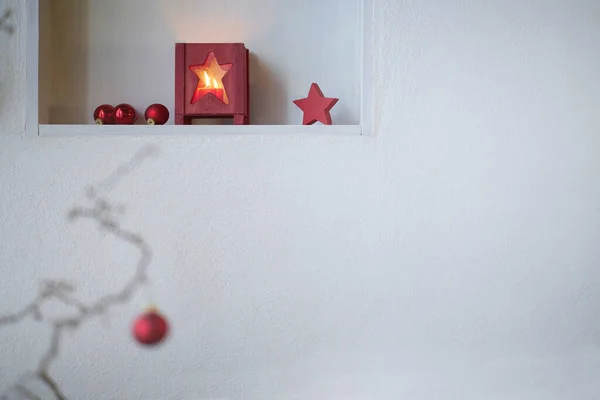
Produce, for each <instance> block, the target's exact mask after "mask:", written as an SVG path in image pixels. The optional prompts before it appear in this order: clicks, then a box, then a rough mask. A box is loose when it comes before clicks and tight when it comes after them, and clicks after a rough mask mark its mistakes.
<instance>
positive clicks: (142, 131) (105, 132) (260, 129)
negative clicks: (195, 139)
mask: <svg viewBox="0 0 600 400" xmlns="http://www.w3.org/2000/svg"><path fill="white" fill-rule="evenodd" d="M361 134H362V129H361V126H360V125H161V126H156V125H155V126H152V125H40V126H39V135H40V136H96V137H97V136H112V137H115V136H118V137H132V136H135V137H138V136H166V137H168V136H185V135H189V136H200V135H281V136H285V135H307V136H319V135H346V136H352V135H361Z"/></svg>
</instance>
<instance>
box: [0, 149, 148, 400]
mask: <svg viewBox="0 0 600 400" xmlns="http://www.w3.org/2000/svg"><path fill="white" fill-rule="evenodd" d="M153 150H154V149H152V148H150V149H148V148H146V149H144V150H143V151H142V152H140V153H138V154H137V155H136V156H135V157H134V158H133V159H132V160H131V161H130V162H128V163H125V164H123V165H122V166H120V167H119V168H118V169H117V170H116V171H115V172H114V173H113V174H111V175H110V176H109V178H108V179H107V180H106V181H104V182H102V183H100V184H98V185H97V186H95V187H92V188H90V189H89V190H88V197H89V200H90V202H91V206H89V207H74V208H73V209H72V210H71V211H70V213H69V219H70V220H72V221H74V220H77V219H82V218H84V219H90V220H92V221H95V222H96V223H97V224H98V226H99V227H100V228H102V229H104V230H106V231H107V232H109V233H110V234H112V235H113V236H115V237H116V238H117V239H119V240H121V241H123V242H124V243H127V244H130V245H131V246H133V247H135V248H136V249H137V250H138V251H139V253H140V257H139V259H138V262H137V265H136V268H135V273H134V275H133V276H132V277H131V278H130V279H129V281H128V282H127V283H126V284H125V285H124V286H123V287H122V288H121V289H120V290H119V291H116V292H114V293H110V294H107V295H104V296H102V297H100V298H99V299H98V300H96V301H95V302H93V303H91V304H85V303H83V302H82V301H80V300H78V299H77V298H76V297H74V295H73V293H74V292H75V288H74V287H73V286H72V285H70V284H68V283H67V282H65V281H60V280H56V281H55V280H49V281H45V282H44V283H43V285H42V287H41V289H40V291H39V293H38V295H37V297H36V298H35V299H34V300H33V301H32V302H31V303H30V304H28V305H26V306H25V307H23V308H22V309H21V310H20V311H17V312H15V313H13V314H8V315H5V316H0V327H1V326H3V325H10V324H15V323H19V322H21V321H23V320H25V319H26V318H27V317H30V316H31V317H33V318H35V319H37V320H40V321H44V320H46V318H45V317H44V315H43V314H42V311H41V309H42V306H43V305H44V304H45V303H46V302H48V301H49V300H51V299H54V300H57V301H59V302H61V303H63V304H66V305H69V306H72V307H74V308H75V309H76V310H77V312H76V314H75V316H72V317H69V318H61V319H55V320H48V321H47V322H48V324H49V325H50V326H51V328H52V329H51V334H50V345H49V347H48V349H47V350H46V351H45V352H44V353H43V354H42V356H41V358H40V361H39V364H38V367H37V370H36V371H32V372H33V376H34V377H35V378H36V379H37V380H39V381H41V382H42V383H44V384H45V386H46V387H47V388H48V389H49V390H50V391H51V392H52V393H53V395H54V397H55V399H56V400H66V397H65V395H64V393H63V391H62V390H61V389H60V387H59V385H58V384H57V383H56V381H54V380H53V379H52V377H51V375H50V369H51V367H52V364H53V363H54V362H55V361H56V359H57V358H58V357H59V355H60V350H61V344H62V342H63V340H64V333H65V332H66V331H67V330H73V329H77V328H78V327H79V326H80V325H81V324H82V323H84V322H86V321H87V320H89V319H91V318H93V317H97V316H100V315H102V314H104V313H106V311H107V310H108V309H109V308H111V307H113V306H116V305H119V304H124V303H127V302H128V301H129V300H130V299H131V297H132V295H133V294H134V293H135V292H136V291H137V290H138V289H139V288H140V287H141V286H142V285H144V284H145V283H146V280H147V279H146V270H147V267H148V265H149V264H150V260H151V251H150V247H149V246H148V244H147V243H146V241H145V240H144V238H143V237H142V236H141V235H139V234H135V233H133V232H130V231H128V230H125V229H124V228H122V227H121V226H120V225H119V223H118V222H117V221H116V218H115V210H116V208H115V207H114V206H113V205H112V204H111V203H110V202H109V201H108V200H107V199H105V198H101V197H99V194H98V193H99V192H100V190H102V191H108V190H110V189H111V188H113V187H114V186H115V185H116V184H117V183H118V182H119V181H120V179H121V178H123V176H125V175H127V174H129V173H131V171H133V170H134V169H135V168H136V167H137V166H138V165H139V164H140V163H141V162H142V161H143V160H144V159H145V158H146V157H147V156H149V155H151V154H153ZM27 377H31V372H30V373H28V374H25V375H23V377H22V378H21V379H20V380H19V382H17V383H16V384H15V385H14V386H12V387H11V388H9V389H8V390H7V391H6V392H4V393H3V394H1V395H0V399H4V398H6V399H8V398H9V397H8V394H9V393H10V392H11V391H17V392H19V393H20V394H21V395H25V396H28V397H29V398H30V399H36V397H34V396H35V395H34V394H33V393H32V392H31V391H29V389H27V386H26V384H25V383H24V382H25V379H26V378H27Z"/></svg>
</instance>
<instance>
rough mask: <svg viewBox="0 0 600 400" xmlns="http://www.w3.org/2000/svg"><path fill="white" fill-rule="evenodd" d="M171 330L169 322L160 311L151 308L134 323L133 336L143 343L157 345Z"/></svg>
mask: <svg viewBox="0 0 600 400" xmlns="http://www.w3.org/2000/svg"><path fill="white" fill-rule="evenodd" d="M168 331H169V324H168V323H167V320H166V319H165V317H164V316H162V315H161V314H160V313H159V312H158V311H156V310H154V309H150V310H149V311H147V312H145V313H144V314H142V315H140V316H139V317H138V318H137V319H136V320H135V322H134V323H133V336H134V337H135V339H136V340H137V341H138V342H139V343H141V344H143V345H155V344H158V343H160V342H162V341H163V339H164V338H165V337H166V336H167V333H168Z"/></svg>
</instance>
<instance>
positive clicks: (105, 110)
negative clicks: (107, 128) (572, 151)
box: [94, 104, 115, 125]
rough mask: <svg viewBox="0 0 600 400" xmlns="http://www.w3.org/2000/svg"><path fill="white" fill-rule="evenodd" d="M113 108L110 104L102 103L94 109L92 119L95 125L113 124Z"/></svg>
mask: <svg viewBox="0 0 600 400" xmlns="http://www.w3.org/2000/svg"><path fill="white" fill-rule="evenodd" d="M114 113H115V108H114V107H113V106H111V105H110V104H102V105H101V106H98V107H97V108H96V110H94V121H95V122H96V124H97V125H108V124H114V123H115V119H114Z"/></svg>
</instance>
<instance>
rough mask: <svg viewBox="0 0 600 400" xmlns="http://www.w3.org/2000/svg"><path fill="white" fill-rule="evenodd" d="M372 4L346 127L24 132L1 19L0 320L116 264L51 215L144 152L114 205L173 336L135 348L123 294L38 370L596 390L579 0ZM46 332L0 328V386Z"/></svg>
mask: <svg viewBox="0 0 600 400" xmlns="http://www.w3.org/2000/svg"><path fill="white" fill-rule="evenodd" d="M7 3H9V4H12V5H14V6H16V7H17V11H18V15H19V16H22V15H23V9H22V8H23V6H22V4H21V3H22V2H21V1H18V0H12V1H9V2H7ZM375 3H376V10H375V16H376V21H377V24H376V42H377V43H376V46H375V53H376V59H375V63H376V66H375V70H376V77H375V93H376V121H377V128H378V132H377V136H376V137H369V138H361V137H323V136H319V137H308V136H302V137H289V136H286V137H277V136H264V137H263V136H252V137H235V136H233V137H232V136H227V137H216V136H207V137H170V138H163V139H161V138H153V139H149V138H127V139H121V138H77V137H73V138H31V137H26V136H24V135H23V133H22V127H23V125H24V110H23V106H24V102H23V91H24V82H25V77H24V70H23V57H24V53H23V49H24V43H23V41H22V39H21V38H17V37H13V38H12V39H7V38H6V37H5V36H3V35H0V41H1V44H2V46H3V47H2V53H1V54H2V63H1V66H2V71H1V74H2V75H1V76H0V81H1V82H2V93H3V95H2V108H1V110H0V112H1V115H0V121H1V125H0V127H1V128H0V221H1V223H0V272H1V274H2V279H1V280H0V300H1V301H0V313H3V312H5V311H9V310H12V309H15V308H18V307H19V306H22V305H24V304H26V303H27V302H28V301H30V300H31V298H32V297H33V296H35V294H36V291H37V288H38V283H39V282H40V281H41V280H42V279H44V278H47V277H48V278H63V277H64V278H67V279H69V280H71V281H73V282H75V283H76V284H77V287H78V290H79V293H80V295H81V296H82V297H83V298H84V299H93V298H95V297H96V296H98V295H99V294H101V293H103V292H105V291H107V290H110V289H111V288H114V287H117V286H119V284H120V283H122V282H123V281H124V280H125V279H126V278H127V276H129V274H130V272H131V265H132V262H131V261H132V255H131V254H130V253H129V252H128V250H127V249H126V248H124V247H121V246H120V245H118V244H116V243H114V241H112V240H111V239H110V237H107V235H103V234H102V233H99V232H97V231H96V230H95V229H94V228H93V226H92V225H91V224H86V223H79V224H76V225H71V224H68V223H67V221H66V219H65V214H66V212H67V210H68V208H69V207H70V206H71V205H72V204H74V203H78V202H82V201H84V195H83V188H84V187H85V186H86V185H87V184H89V183H93V182H95V181H96V180H98V179H100V178H102V177H104V176H105V175H106V174H107V173H109V172H110V171H111V170H112V169H113V168H114V166H115V165H117V164H118V163H119V162H121V161H124V160H127V159H129V158H130V157H131V155H132V154H133V153H134V152H135V151H137V150H138V149H139V148H140V147H142V146H143V145H145V144H148V143H152V144H155V145H156V146H157V147H158V148H159V149H160V156H159V157H156V158H154V159H152V160H151V161H149V162H147V163H146V164H144V165H143V167H142V168H141V169H140V170H138V171H137V172H136V173H135V174H132V175H129V176H128V177H127V178H126V180H125V182H123V184H122V185H121V186H119V187H118V188H117V189H116V190H115V191H114V192H113V198H115V199H116V200H117V201H119V202H122V203H124V204H126V205H127V209H126V213H125V214H124V215H123V217H122V220H123V224H124V225H125V226H127V227H130V228H131V229H134V230H136V231H139V232H142V233H144V235H145V237H146V239H147V240H148V241H149V243H150V244H151V246H152V249H153V252H154V258H153V262H152V265H151V267H150V277H151V279H152V292H153V294H154V298H155V299H156V301H157V302H158V304H159V306H160V307H161V308H162V309H163V311H164V312H165V313H166V314H167V315H168V316H169V318H170V320H171V323H172V325H173V334H172V336H171V337H170V339H169V341H168V342H167V343H165V346H163V347H162V348H160V349H156V350H154V351H148V350H144V349H140V348H138V347H137V346H135V345H134V343H133V342H132V340H131V338H130V335H129V325H130V323H131V321H132V319H133V318H134V317H135V316H136V315H137V314H138V313H139V312H140V311H141V310H142V307H144V306H145V304H146V303H145V299H144V298H143V297H141V296H139V297H136V298H135V299H134V300H133V301H132V303H131V304H129V305H126V306H123V307H118V308H115V309H113V310H112V311H111V312H110V313H109V314H108V315H106V316H105V317H103V318H101V319H99V320H94V321H90V322H89V323H87V324H84V325H82V327H81V328H80V329H79V330H77V331H74V332H73V333H71V334H69V335H68V340H67V341H66V342H65V345H64V347H63V348H62V349H61V351H62V352H61V357H60V359H59V360H58V362H57V363H56V364H55V366H54V367H53V370H52V373H53V375H54V376H55V378H56V379H57V380H58V381H60V382H61V385H62V386H63V387H64V390H65V392H66V393H67V394H68V396H69V398H71V399H103V400H122V399H144V400H159V399H186V400H197V399H205V400H207V399H213V400H214V399H231V400H242V399H243V400H246V399H251V400H254V399H256V400H259V399H260V400H271V399H277V400H300V399H312V400H331V399H334V400H371V399H373V400H375V399H386V400H387V399H390V400H391V399H394V400H395V399H420V400H421V399H422V400H438V399H461V400H480V399H502V400H506V399H527V400H558V399H577V400H585V399H589V400H592V399H598V398H599V397H600V380H598V376H599V375H600V269H599V268H598V262H599V259H600V246H599V242H600V207H599V204H600V185H599V184H598V182H600V135H599V134H598V133H599V132H600V118H598V110H600V80H599V79H598V75H597V74H598V71H600V47H598V42H599V40H600V3H599V2H597V1H595V0H587V1H586V0H578V1H568V0H560V1H559V0H550V1H548V0H531V1H522V0H509V1H491V0H484V1H482V0H467V1H458V0H456V1H434V0H430V1H417V0H413V1H408V0H407V1H397V0H376V2H375ZM21 33H22V32H21ZM21 37H22V36H21ZM4 49H9V50H8V51H5V50H4ZM68 311H69V310H62V309H61V307H60V306H56V307H55V309H54V310H53V312H56V313H57V315H59V314H60V313H65V312H68ZM49 312H50V311H49ZM47 333H48V332H47V331H46V328H44V326H42V325H38V324H36V323H34V322H25V323H23V324H21V325H17V326H12V327H10V328H6V329H2V330H0V385H2V386H5V385H7V384H8V382H10V380H11V379H12V378H14V377H16V376H18V374H20V373H21V372H23V371H26V370H27V369H28V368H31V366H32V365H34V364H35V361H36V360H37V358H36V357H38V355H39V354H40V352H41V351H42V350H43V348H44V345H45V344H46V342H47V337H48V335H47Z"/></svg>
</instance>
